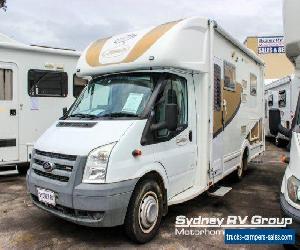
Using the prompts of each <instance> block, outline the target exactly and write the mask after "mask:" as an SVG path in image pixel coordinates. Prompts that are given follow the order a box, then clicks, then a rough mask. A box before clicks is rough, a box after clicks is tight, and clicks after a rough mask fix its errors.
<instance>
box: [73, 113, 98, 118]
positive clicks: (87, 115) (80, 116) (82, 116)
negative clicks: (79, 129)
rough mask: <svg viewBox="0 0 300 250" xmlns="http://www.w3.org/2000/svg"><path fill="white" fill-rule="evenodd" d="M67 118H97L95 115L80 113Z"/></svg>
mask: <svg viewBox="0 0 300 250" xmlns="http://www.w3.org/2000/svg"><path fill="white" fill-rule="evenodd" d="M69 117H79V118H90V119H94V118H98V116H97V115H91V114H81V113H77V114H72V115H69Z"/></svg>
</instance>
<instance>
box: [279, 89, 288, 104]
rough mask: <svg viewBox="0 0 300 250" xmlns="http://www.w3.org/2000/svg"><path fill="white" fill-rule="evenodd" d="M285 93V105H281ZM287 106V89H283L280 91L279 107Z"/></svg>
mask: <svg viewBox="0 0 300 250" xmlns="http://www.w3.org/2000/svg"><path fill="white" fill-rule="evenodd" d="M283 95H284V100H283V101H284V105H281V101H282V100H281V97H282V96H283ZM286 106H287V99H286V90H285V89H283V90H279V91H278V107H279V108H286Z"/></svg>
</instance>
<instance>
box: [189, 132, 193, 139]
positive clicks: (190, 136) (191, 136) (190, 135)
mask: <svg viewBox="0 0 300 250" xmlns="http://www.w3.org/2000/svg"><path fill="white" fill-rule="evenodd" d="M189 140H190V142H192V141H193V131H192V130H190V132H189Z"/></svg>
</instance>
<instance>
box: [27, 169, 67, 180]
mask: <svg viewBox="0 0 300 250" xmlns="http://www.w3.org/2000/svg"><path fill="white" fill-rule="evenodd" d="M33 171H34V173H35V174H37V175H39V176H43V177H46V178H49V179H52V180H56V181H61V182H68V181H69V177H67V176H61V175H56V174H51V173H47V172H43V171H40V170H38V169H33Z"/></svg>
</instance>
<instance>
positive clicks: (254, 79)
mask: <svg viewBox="0 0 300 250" xmlns="http://www.w3.org/2000/svg"><path fill="white" fill-rule="evenodd" d="M250 95H252V96H256V95H257V76H256V75H254V74H250Z"/></svg>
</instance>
